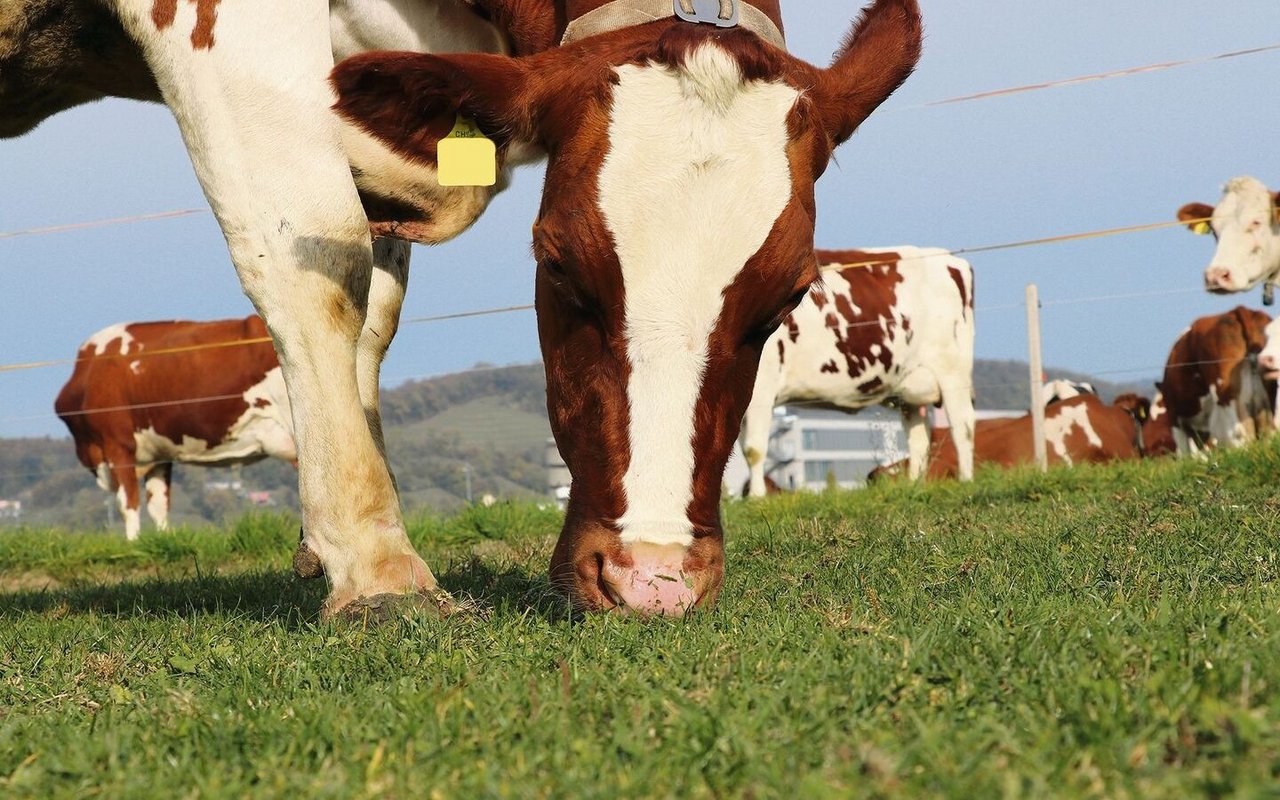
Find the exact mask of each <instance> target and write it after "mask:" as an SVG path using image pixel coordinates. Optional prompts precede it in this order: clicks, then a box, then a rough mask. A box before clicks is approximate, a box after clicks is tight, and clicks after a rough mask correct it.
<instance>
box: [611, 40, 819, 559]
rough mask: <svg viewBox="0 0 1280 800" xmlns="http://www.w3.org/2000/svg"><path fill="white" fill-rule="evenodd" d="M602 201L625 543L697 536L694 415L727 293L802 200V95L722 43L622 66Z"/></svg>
mask: <svg viewBox="0 0 1280 800" xmlns="http://www.w3.org/2000/svg"><path fill="white" fill-rule="evenodd" d="M617 75H618V84H617V86H616V87H614V91H613V109H612V119H611V121H610V125H609V142H610V149H609V154H608V156H607V157H606V158H605V162H604V166H603V168H602V169H601V171H600V175H599V196H600V209H601V211H602V212H603V214H604V218H605V221H606V223H607V225H608V227H609V230H610V232H611V233H612V234H613V239H614V243H615V246H616V250H617V255H618V261H619V263H620V264H621V266H622V279H623V285H624V291H625V293H626V309H625V313H626V331H627V356H628V359H629V361H630V363H631V381H630V384H629V385H628V387H627V395H628V399H629V400H630V408H631V415H630V416H631V419H630V438H631V460H630V465H629V466H628V468H627V472H626V475H625V476H624V477H623V489H624V491H625V494H626V501H627V509H626V513H625V514H623V516H622V517H621V518H620V519H619V520H617V523H618V526H619V528H620V529H621V533H622V541H623V542H639V541H644V542H652V543H655V544H681V545H686V546H687V545H689V544H691V543H692V541H693V535H692V532H693V526H692V524H691V523H690V522H689V519H688V514H687V508H688V505H689V502H690V501H691V500H692V498H693V469H694V457H695V456H694V452H693V435H694V429H693V422H694V420H693V415H694V408H695V406H696V404H697V401H698V396H699V395H700V394H701V391H702V378H703V370H704V368H705V366H706V354H707V345H708V340H709V339H710V336H711V334H712V332H713V331H714V330H715V327H716V323H717V321H718V320H719V318H720V312H721V308H722V306H723V303H724V298H723V292H724V290H725V289H726V288H727V287H728V286H729V285H731V284H732V283H733V281H734V279H735V278H736V277H737V275H738V273H739V272H740V271H741V270H742V268H743V266H745V264H746V262H747V260H748V259H750V258H751V256H753V255H755V253H756V252H757V251H758V250H759V249H760V247H761V246H762V245H763V244H764V241H765V239H766V237H767V236H768V233H769V231H770V229H771V228H772V227H773V224H774V222H775V221H776V220H777V219H778V217H779V216H780V215H781V214H782V211H783V209H785V208H786V205H787V201H788V200H789V198H790V195H791V170H790V165H789V163H788V161H787V155H786V147H787V141H788V134H787V116H788V114H789V113H790V112H791V109H792V107H793V106H794V105H795V102H796V99H797V97H798V93H797V92H796V90H795V89H793V88H791V87H790V86H788V85H786V84H783V83H763V82H754V83H743V81H742V77H741V74H740V72H739V70H738V66H737V64H736V63H735V62H734V60H733V58H732V57H731V56H729V54H727V53H726V52H724V51H723V50H722V49H720V48H719V47H717V46H715V45H703V46H702V47H700V48H698V49H697V50H695V51H693V52H692V53H690V54H689V56H688V57H687V60H686V64H685V66H684V68H683V69H670V68H667V67H661V66H653V65H648V66H633V65H627V66H623V67H619V68H618V69H617Z"/></svg>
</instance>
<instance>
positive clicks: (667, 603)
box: [600, 542, 720, 617]
mask: <svg viewBox="0 0 1280 800" xmlns="http://www.w3.org/2000/svg"><path fill="white" fill-rule="evenodd" d="M691 562H692V559H690V558H689V552H688V549H687V548H685V547H683V546H681V545H675V544H673V545H656V544H648V543H644V542H638V543H635V544H632V545H627V546H624V547H623V548H622V550H621V553H620V554H619V555H618V556H617V557H615V558H605V559H603V560H602V562H601V565H600V586H601V588H602V590H603V591H604V593H605V595H606V596H607V597H608V599H609V601H610V602H611V603H612V604H613V608H612V609H611V610H613V611H615V612H618V613H623V614H638V615H640V616H664V617H681V616H684V615H685V614H687V613H688V612H690V611H692V610H693V609H694V608H695V607H697V606H698V605H699V604H700V603H701V602H702V600H703V598H704V597H706V594H707V588H708V586H709V585H711V584H712V583H713V582H714V583H715V584H716V585H717V586H718V585H719V580H720V576H719V575H718V574H717V575H713V574H712V572H713V571H712V570H711V569H710V568H708V566H705V565H698V564H695V563H691Z"/></svg>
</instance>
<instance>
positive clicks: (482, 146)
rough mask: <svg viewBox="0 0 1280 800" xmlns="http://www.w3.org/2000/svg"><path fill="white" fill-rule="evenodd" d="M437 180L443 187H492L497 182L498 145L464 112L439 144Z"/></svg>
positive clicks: (437, 149)
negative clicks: (464, 114) (465, 115)
mask: <svg viewBox="0 0 1280 800" xmlns="http://www.w3.org/2000/svg"><path fill="white" fill-rule="evenodd" d="M436 166H437V169H436V179H437V180H438V181H439V182H440V185H441V186H492V185H494V184H495V183H497V182H498V148H497V147H496V146H495V145H494V144H493V140H491V139H489V138H488V137H486V136H485V135H484V134H483V133H481V131H480V129H479V128H477V127H476V124H475V123H474V122H472V121H471V120H469V119H467V118H466V117H464V116H462V115H461V114H459V115H458V120H457V122H455V123H453V130H451V131H449V135H448V136H446V137H444V138H443V139H441V140H440V143H439V144H438V145H437V146H436Z"/></svg>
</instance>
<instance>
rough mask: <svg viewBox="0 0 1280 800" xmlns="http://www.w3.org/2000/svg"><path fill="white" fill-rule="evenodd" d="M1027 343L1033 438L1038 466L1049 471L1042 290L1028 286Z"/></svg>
mask: <svg viewBox="0 0 1280 800" xmlns="http://www.w3.org/2000/svg"><path fill="white" fill-rule="evenodd" d="M1027 343H1028V347H1029V350H1030V356H1031V359H1030V360H1031V370H1030V371H1031V436H1032V440H1033V441H1032V445H1033V446H1034V448H1035V454H1036V466H1038V467H1039V468H1040V471H1041V472H1047V471H1048V470H1049V454H1048V451H1047V449H1046V447H1045V441H1044V361H1043V358H1042V356H1041V353H1040V290H1039V289H1038V288H1036V285H1035V284H1034V283H1028V284H1027Z"/></svg>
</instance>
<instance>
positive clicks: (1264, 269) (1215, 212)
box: [1178, 177, 1280, 305]
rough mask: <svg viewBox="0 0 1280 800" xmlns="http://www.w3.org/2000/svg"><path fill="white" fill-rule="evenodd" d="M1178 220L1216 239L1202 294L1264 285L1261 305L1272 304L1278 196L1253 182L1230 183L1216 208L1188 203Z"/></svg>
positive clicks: (1278, 256)
mask: <svg viewBox="0 0 1280 800" xmlns="http://www.w3.org/2000/svg"><path fill="white" fill-rule="evenodd" d="M1178 219H1179V220H1181V221H1183V222H1185V223H1187V227H1188V228H1190V229H1191V230H1192V231H1194V232H1196V233H1212V234H1213V235H1214V237H1215V238H1216V239H1217V240H1218V247H1217V250H1216V251H1215V252H1214V254H1213V261H1211V262H1209V266H1208V267H1207V268H1206V269H1205V271H1204V288H1205V289H1206V290H1208V291H1210V292H1214V293H1215V294H1229V293H1231V292H1246V291H1248V290H1250V289H1252V288H1253V287H1255V286H1257V285H1258V284H1260V283H1264V282H1265V284H1266V285H1265V286H1264V287H1263V294H1262V298H1263V303H1264V304H1265V305H1271V303H1272V300H1273V296H1274V292H1275V287H1276V285H1277V284H1280V194H1275V193H1272V192H1271V191H1270V190H1269V189H1267V187H1266V186H1264V185H1263V183H1262V181H1260V180H1258V179H1257V178H1249V177H1243V178H1232V179H1231V180H1230V181H1228V182H1227V185H1226V187H1224V188H1223V190H1222V199H1221V200H1219V201H1218V205H1217V206H1216V207H1215V206H1210V205H1206V204H1204V203H1187V204H1186V205H1185V206H1183V207H1182V208H1180V209H1178ZM1206 219H1208V220H1210V221H1209V222H1204V221H1203V220H1206Z"/></svg>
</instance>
